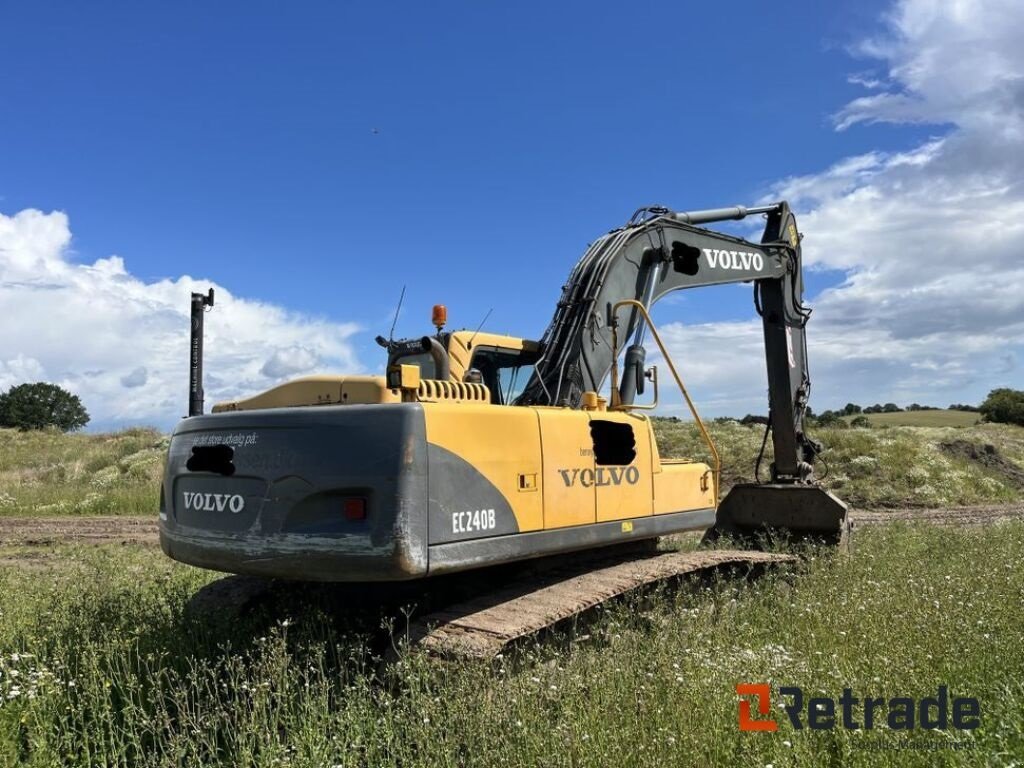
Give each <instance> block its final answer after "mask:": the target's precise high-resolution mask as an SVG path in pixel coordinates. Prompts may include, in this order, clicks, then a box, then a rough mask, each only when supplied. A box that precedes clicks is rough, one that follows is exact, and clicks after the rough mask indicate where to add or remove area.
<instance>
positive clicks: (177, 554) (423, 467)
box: [160, 403, 427, 581]
mask: <svg viewBox="0 0 1024 768" xmlns="http://www.w3.org/2000/svg"><path fill="white" fill-rule="evenodd" d="M425 431H426V430H425V426H424V420H423V411H422V408H421V407H420V406H419V405H418V404H414V403H409V404H387V405H349V406H323V407H315V408H312V407H311V408H280V409H268V410H263V411H258V412H255V411H248V412H247V411H238V412H233V413H223V414H211V415H208V416H197V417H193V418H188V419H185V420H183V421H182V422H181V423H180V424H179V425H178V427H177V429H176V430H175V432H174V434H173V436H172V438H171V445H170V448H169V452H168V461H167V470H166V475H165V478H164V508H163V509H162V511H161V520H160V538H161V544H162V546H163V548H164V551H165V552H166V553H167V554H168V555H169V556H170V557H172V558H174V559H176V560H180V561H182V562H187V563H190V564H193V565H199V566H202V567H206V568H213V569H217V570H223V571H228V572H231V573H252V574H260V575H268V576H274V577H278V578H291V579H315V580H328V581H367V580H390V579H403V578H416V577H418V576H422V575H425V573H426V571H427V525H426V520H427V514H426V510H427V457H426V437H425ZM225 447H227V448H230V449H231V450H230V451H229V452H227V453H226V455H227V456H229V457H230V461H221V462H220V463H219V464H215V465H213V469H210V468H208V467H205V465H203V466H199V467H198V468H197V466H196V462H195V457H196V450H195V449H197V448H199V449H203V448H214V449H216V450H217V451H220V452H221V453H220V454H218V455H220V456H223V455H225ZM190 459H192V460H193V467H192V468H191V469H190V468H189V460H190ZM353 498H357V499H363V500H365V508H366V516H365V519H361V520H359V519H349V518H348V517H347V516H346V514H345V504H346V501H347V500H349V499H353ZM197 500H198V501H197Z"/></svg>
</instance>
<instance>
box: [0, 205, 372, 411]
mask: <svg viewBox="0 0 1024 768" xmlns="http://www.w3.org/2000/svg"><path fill="white" fill-rule="evenodd" d="M70 245H71V230H70V227H69V224H68V218H67V216H66V215H65V214H64V213H61V212H52V213H43V212H41V211H36V210H24V211H21V212H19V213H17V214H14V215H13V216H6V215H3V214H0V313H2V315H3V317H4V318H5V323H4V326H5V327H4V332H3V334H0V388H7V387H9V386H12V385H14V384H18V383H21V382H23V381H38V380H44V381H51V382H54V383H57V384H60V385H61V386H64V387H66V388H68V389H70V390H71V391H73V392H75V393H76V394H78V395H79V396H80V397H81V398H82V400H83V402H84V403H85V406H86V408H87V409H88V410H89V412H90V414H91V415H92V417H93V424H94V425H95V426H100V427H102V426H112V425H117V424H123V423H151V424H158V425H160V426H164V427H166V426H169V425H171V424H173V423H174V421H175V420H176V419H177V418H178V417H180V416H181V415H183V414H184V413H185V411H186V408H187V386H188V381H187V376H188V334H189V318H188V313H189V294H190V292H191V291H193V290H203V291H205V290H206V288H207V287H208V286H210V285H211V283H210V282H209V281H207V280H201V279H193V278H191V277H188V276H183V277H179V278H176V279H166V280H160V281H157V282H152V283H147V282H144V281H142V280H140V279H138V278H137V277H134V276H133V275H132V274H130V273H129V272H128V271H127V269H126V267H125V264H124V262H123V261H122V259H121V258H119V257H117V256H111V257H109V258H106V259H99V260H97V261H96V262H94V263H92V264H82V263H78V262H76V261H75V260H74V258H73V254H72V252H71V250H70ZM214 288H215V290H216V306H215V308H214V309H213V311H212V313H211V314H210V315H209V316H208V317H207V322H206V371H207V375H206V381H205V384H206V399H207V404H208V406H209V404H210V403H212V402H214V401H216V400H220V399H224V398H231V397H237V396H240V395H243V394H251V393H252V392H254V391H258V390H261V389H265V388H266V387H269V386H272V385H273V384H276V383H278V382H279V381H280V380H281V379H283V378H285V377H288V376H290V375H293V374H294V373H297V372H302V371H305V370H308V369H310V368H312V367H313V366H314V365H315V366H316V367H317V368H318V369H319V370H332V369H333V370H340V371H355V370H359V369H360V367H359V364H358V362H357V360H356V359H355V357H354V354H353V350H352V345H351V343H350V337H351V336H352V334H353V333H355V332H356V330H358V329H357V326H356V325H354V324H351V323H332V322H328V321H326V320H322V319H318V318H313V317H309V316H305V315H301V314H296V313H292V312H289V311H287V310H285V309H282V308H281V307H278V306H275V305H272V304H265V303H262V302H258V301H253V300H249V299H242V298H239V297H236V296H233V295H232V294H231V293H230V292H229V291H228V290H226V289H225V288H223V287H222V286H219V285H214Z"/></svg>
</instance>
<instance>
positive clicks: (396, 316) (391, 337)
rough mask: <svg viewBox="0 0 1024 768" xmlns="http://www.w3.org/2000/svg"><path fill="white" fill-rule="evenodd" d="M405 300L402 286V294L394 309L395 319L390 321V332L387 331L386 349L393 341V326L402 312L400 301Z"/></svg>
mask: <svg viewBox="0 0 1024 768" xmlns="http://www.w3.org/2000/svg"><path fill="white" fill-rule="evenodd" d="M404 299H405V286H404V285H403V286H402V294H401V295H400V296H399V297H398V306H397V307H395V319H394V320H392V321H391V330H390V331H388V347H390V346H391V343H392V342H393V341H394V340H395V325H396V324H397V323H398V313H399V312H401V311H402V301H403V300H404Z"/></svg>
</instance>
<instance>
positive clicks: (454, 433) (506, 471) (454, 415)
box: [423, 402, 544, 532]
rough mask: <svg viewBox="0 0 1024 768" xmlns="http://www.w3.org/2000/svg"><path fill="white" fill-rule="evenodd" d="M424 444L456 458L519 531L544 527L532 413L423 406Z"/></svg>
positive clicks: (537, 442) (471, 405) (486, 406)
mask: <svg viewBox="0 0 1024 768" xmlns="http://www.w3.org/2000/svg"><path fill="white" fill-rule="evenodd" d="M423 416H424V419H425V421H426V432H427V442H428V443H431V444H433V445H438V446H441V447H442V448H445V449H446V450H449V451H451V452H452V453H454V454H456V455H458V456H460V457H462V458H463V459H465V460H466V461H468V462H469V463H470V464H472V465H473V467H474V469H476V470H477V471H478V472H479V473H480V474H481V475H483V476H484V477H486V478H487V479H488V480H489V481H490V482H491V484H492V485H493V486H494V487H495V488H497V489H498V490H499V491H500V492H501V494H502V496H504V497H505V499H506V501H508V503H509V506H510V507H511V508H512V511H513V512H514V514H515V516H516V520H517V521H518V524H519V531H520V532H523V531H537V530H540V529H542V528H543V527H544V511H543V501H542V497H541V493H540V492H539V489H538V487H537V486H538V482H537V481H538V478H539V476H540V472H541V447H540V431H539V429H538V426H537V413H536V410H535V409H533V408H509V407H502V406H495V405H490V404H475V403H443V402H439V403H424V404H423Z"/></svg>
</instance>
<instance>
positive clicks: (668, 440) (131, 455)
mask: <svg viewBox="0 0 1024 768" xmlns="http://www.w3.org/2000/svg"><path fill="white" fill-rule="evenodd" d="M925 413H932V412H925ZM951 413H956V412H951ZM885 415H890V414H885ZM891 415H894V416H903V415H905V414H891ZM910 415H914V414H910ZM710 429H711V432H712V434H713V437H714V439H715V442H716V444H717V445H718V447H719V449H720V451H721V452H722V458H723V468H724V472H723V490H727V489H728V487H729V486H730V485H731V484H732V483H734V482H741V481H750V480H753V479H754V461H755V458H756V456H757V452H758V448H759V447H760V445H761V438H762V436H763V428H762V427H760V426H756V425H755V426H743V425H741V424H739V423H737V422H734V421H721V422H715V423H713V424H711V425H710ZM655 431H656V433H657V436H658V444H659V447H660V450H661V453H662V455H663V456H665V457H695V458H705V457H706V456H707V452H706V450H705V448H704V446H703V444H702V443H701V441H700V437H699V434H698V432H697V430H696V428H695V427H694V426H693V425H692V424H690V423H687V422H674V421H671V420H667V419H657V420H656V421H655ZM813 435H814V437H816V438H817V439H819V440H821V441H822V442H823V443H824V444H825V446H826V448H827V451H826V453H825V454H824V459H825V463H824V464H822V465H821V469H820V473H821V474H823V475H825V484H826V485H827V486H828V487H829V488H831V489H832V490H834V491H835V492H836V493H838V494H839V495H840V496H842V497H843V498H844V499H845V500H846V501H848V502H849V503H850V504H853V505H855V506H858V507H898V506H916V507H928V506H943V505H950V504H961V505H963V504H979V503H997V502H1004V501H1012V500H1015V499H1018V498H1020V497H1021V495H1022V491H1024V489H1022V488H1021V487H1020V484H1019V483H1015V482H1014V481H1013V480H1012V479H1011V478H1009V477H1008V476H1007V475H1006V473H1002V472H1000V471H998V469H993V468H992V467H986V466H983V465H982V464H979V463H978V462H972V461H970V460H968V459H966V458H964V457H963V456H962V455H955V454H951V453H950V452H948V451H945V450H943V448H942V444H943V443H948V442H949V441H952V440H962V441H967V442H969V443H971V444H974V445H978V446H984V445H993V446H994V447H995V449H996V450H997V451H998V452H999V455H1000V456H1002V457H1004V458H1005V459H1006V460H1007V461H1009V462H1015V463H1016V464H1017V465H1018V466H1019V467H1020V468H1022V469H1024V429H1022V428H1020V427H1013V426H1007V425H999V424H983V425H977V426H973V427H968V428H954V427H927V428H925V427H917V428H911V427H894V428H882V429H835V428H832V429H819V430H814V431H813ZM166 449H167V437H166V436H164V435H161V434H160V433H158V432H156V431H154V430H148V429H132V430H126V431H124V432H117V433H113V434H107V435H91V434H72V435H62V434H59V433H54V432H28V433H22V432H16V431H14V430H2V429H0V515H22V516H23V515H101V514H102V515H148V514H155V511H156V509H157V505H158V504H159V492H160V491H159V489H160V477H161V473H162V469H163V460H164V452H165V451H166ZM770 461H771V444H770V441H769V450H768V453H767V458H766V460H765V462H764V464H763V466H762V468H761V476H762V478H764V477H767V476H768V464H769V463H770Z"/></svg>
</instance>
